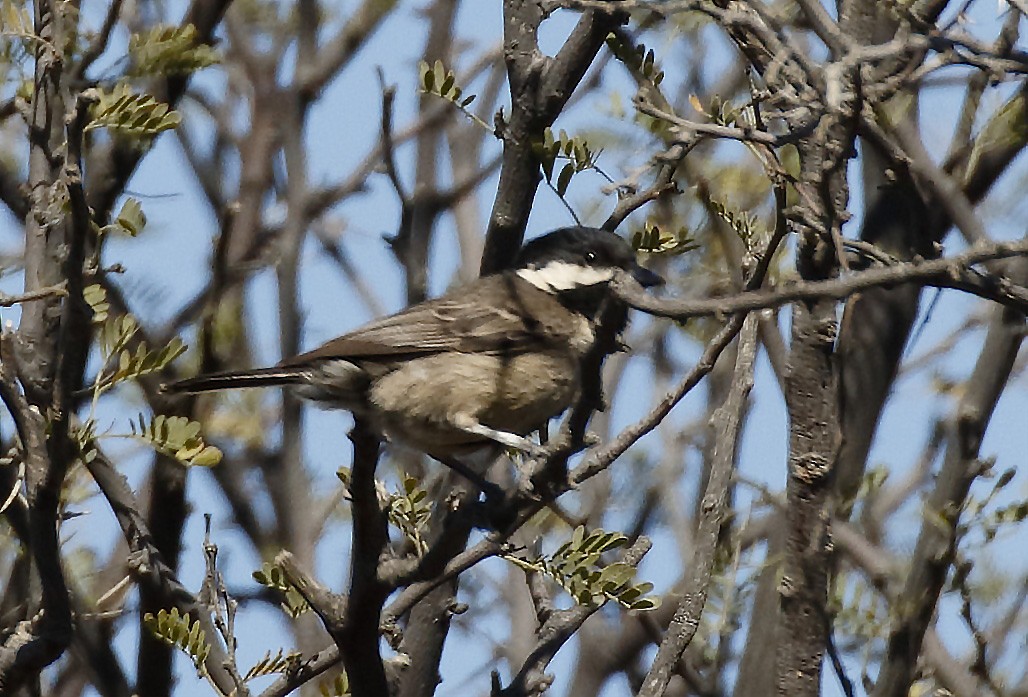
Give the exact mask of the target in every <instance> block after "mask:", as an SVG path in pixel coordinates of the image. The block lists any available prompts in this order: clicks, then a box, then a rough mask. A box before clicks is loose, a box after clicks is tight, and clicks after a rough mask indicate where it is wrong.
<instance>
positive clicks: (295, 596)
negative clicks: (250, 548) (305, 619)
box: [251, 563, 311, 619]
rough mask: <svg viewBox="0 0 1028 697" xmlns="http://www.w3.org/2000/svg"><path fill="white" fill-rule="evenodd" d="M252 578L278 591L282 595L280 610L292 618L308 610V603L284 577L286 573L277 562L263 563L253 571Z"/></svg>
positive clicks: (309, 607)
mask: <svg viewBox="0 0 1028 697" xmlns="http://www.w3.org/2000/svg"><path fill="white" fill-rule="evenodd" d="M251 575H252V576H253V580H254V581H256V582H257V583H259V584H261V585H262V586H264V587H265V588H270V589H272V590H275V591H278V592H279V593H280V594H281V595H282V603H281V607H282V610H283V611H284V612H285V613H286V614H287V615H289V616H290V617H292V618H294V619H295V618H297V617H299V616H300V615H302V614H304V613H306V612H308V611H310V609H311V606H310V604H309V603H308V602H307V601H306V600H304V599H303V596H302V595H300V593H299V591H297V590H296V588H294V587H293V584H291V583H290V582H289V580H288V579H287V578H286V573H285V572H284V571H283V570H282V567H280V566H278V565H277V564H270V563H265V564H264V565H263V566H261V568H260V569H258V570H257V571H254V572H253V574H251Z"/></svg>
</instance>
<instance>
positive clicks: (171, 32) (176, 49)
mask: <svg viewBox="0 0 1028 697" xmlns="http://www.w3.org/2000/svg"><path fill="white" fill-rule="evenodd" d="M128 53H129V56H130V57H131V58H132V68H131V69H130V71H129V74H130V75H136V76H141V75H145V76H152V75H185V74H189V73H193V72H196V71H197V70H201V69H203V68H206V67H208V66H211V65H215V64H217V63H219V62H220V61H221V57H220V56H219V55H218V52H217V51H216V50H214V48H212V47H211V46H208V45H207V44H205V43H203V42H202V41H200V38H199V35H198V34H197V31H196V27H194V26H193V25H192V24H186V25H184V26H175V25H167V24H159V25H157V26H155V27H152V28H150V29H149V30H148V31H146V32H143V33H138V34H133V35H132V36H130V37H129V46H128Z"/></svg>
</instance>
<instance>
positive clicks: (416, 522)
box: [386, 476, 432, 555]
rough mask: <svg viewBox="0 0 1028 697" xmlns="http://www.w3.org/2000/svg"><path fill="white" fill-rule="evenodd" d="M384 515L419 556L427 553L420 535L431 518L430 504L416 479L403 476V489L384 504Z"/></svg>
mask: <svg viewBox="0 0 1028 697" xmlns="http://www.w3.org/2000/svg"><path fill="white" fill-rule="evenodd" d="M386 514H387V516H388V517H389V522H390V523H392V524H393V525H394V526H396V528H397V529H398V530H399V531H400V532H401V533H403V536H404V537H406V538H407V539H408V540H410V541H411V543H413V544H414V547H415V548H416V549H417V550H418V554H419V555H420V554H424V553H425V552H427V551H428V543H427V542H426V541H425V538H424V537H423V536H422V533H423V532H424V530H425V528H426V526H427V525H428V520H429V518H431V517H432V503H431V501H430V500H429V498H428V492H427V491H426V490H424V489H422V488H420V487H419V486H418V480H417V479H415V478H414V477H411V476H404V478H403V489H402V490H401V491H399V492H396V493H395V494H391V495H390V496H389V499H388V501H387V502H386Z"/></svg>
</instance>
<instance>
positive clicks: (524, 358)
mask: <svg viewBox="0 0 1028 697" xmlns="http://www.w3.org/2000/svg"><path fill="white" fill-rule="evenodd" d="M577 392H578V367H577V362H576V361H575V360H574V358H573V357H572V356H570V355H569V354H567V353H565V352H559V351H551V352H543V353H526V354H519V355H516V356H498V355H486V354H453V353H450V354H437V355H433V356H428V357H425V358H419V359H416V360H413V361H410V362H408V363H406V364H404V365H402V366H400V367H399V368H398V369H396V370H394V371H392V372H390V373H389V374H388V375H385V376H383V377H381V378H379V379H378V380H376V381H374V384H373V385H372V386H371V390H370V394H369V398H370V401H371V403H372V405H373V406H374V408H375V411H377V412H378V415H379V417H380V418H381V419H382V422H383V423H382V426H383V430H385V431H386V432H387V433H388V434H390V435H392V436H393V437H396V438H399V439H401V440H405V441H407V442H408V443H409V444H411V445H413V446H415V447H417V448H419V449H422V450H427V451H428V452H432V450H433V449H434V448H439V447H443V448H451V447H454V446H461V445H469V444H473V443H476V442H478V441H481V440H482V439H481V437H479V436H475V435H471V434H468V433H466V432H464V431H462V430H460V429H458V428H455V427H453V426H452V425H451V424H452V423H453V421H454V419H455V418H456V417H458V416H471V417H474V418H475V419H477V420H478V421H479V422H480V423H482V424H484V425H486V426H489V427H490V428H494V429H497V430H500V431H507V432H509V433H517V434H519V435H524V434H527V433H529V432H531V431H533V430H535V429H538V428H539V427H541V426H542V425H543V424H544V423H545V422H546V421H547V420H548V419H549V418H551V417H553V416H555V415H557V414H559V413H560V412H562V411H564V410H565V409H567V408H568V406H569V405H570V404H571V402H572V400H573V399H574V398H575V395H576V394H577Z"/></svg>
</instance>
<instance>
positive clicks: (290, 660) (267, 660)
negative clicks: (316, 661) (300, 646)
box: [243, 649, 303, 682]
mask: <svg viewBox="0 0 1028 697" xmlns="http://www.w3.org/2000/svg"><path fill="white" fill-rule="evenodd" d="M302 660H303V655H302V654H300V653H299V652H297V651H290V652H289V653H284V651H283V650H282V649H279V650H278V653H276V654H275V655H274V656H272V655H271V651H268V652H267V653H266V654H264V658H262V659H261V660H259V661H257V663H255V664H254V665H253V667H252V668H250V670H248V671H246V675H244V676H243V681H244V682H245V681H249V680H253V679H254V678H259V677H262V676H265V675H273V674H276V673H287V674H288V673H295V672H296V671H297V669H298V668H299V667H300V662H301V661H302Z"/></svg>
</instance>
